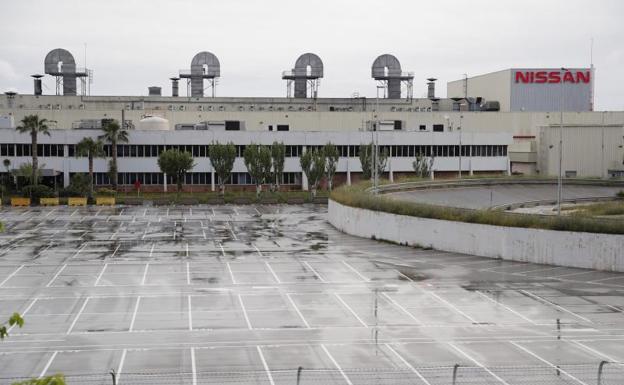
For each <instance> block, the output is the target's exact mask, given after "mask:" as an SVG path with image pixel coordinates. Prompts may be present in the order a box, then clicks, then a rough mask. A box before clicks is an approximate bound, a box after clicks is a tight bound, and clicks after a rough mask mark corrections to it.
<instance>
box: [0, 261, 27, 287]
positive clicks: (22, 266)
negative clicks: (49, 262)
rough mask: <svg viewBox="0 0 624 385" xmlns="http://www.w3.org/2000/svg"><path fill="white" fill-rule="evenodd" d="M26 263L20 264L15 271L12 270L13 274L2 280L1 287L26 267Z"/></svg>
mask: <svg viewBox="0 0 624 385" xmlns="http://www.w3.org/2000/svg"><path fill="white" fill-rule="evenodd" d="M24 266H25V265H20V266H19V267H18V268H17V269H15V271H14V272H12V273H11V274H9V276H8V277H6V278H5V279H4V281H2V283H0V287H2V285H4V284H5V283H6V282H7V281H8V280H9V279H11V278H13V276H15V274H17V272H18V271H20V270H22V269H23V268H24Z"/></svg>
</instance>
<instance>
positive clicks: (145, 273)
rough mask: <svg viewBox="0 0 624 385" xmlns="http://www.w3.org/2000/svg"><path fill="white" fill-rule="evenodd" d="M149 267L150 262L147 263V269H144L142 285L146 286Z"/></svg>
mask: <svg viewBox="0 0 624 385" xmlns="http://www.w3.org/2000/svg"><path fill="white" fill-rule="evenodd" d="M147 269H149V263H146V264H145V270H143V278H142V279H141V286H145V279H146V278H147Z"/></svg>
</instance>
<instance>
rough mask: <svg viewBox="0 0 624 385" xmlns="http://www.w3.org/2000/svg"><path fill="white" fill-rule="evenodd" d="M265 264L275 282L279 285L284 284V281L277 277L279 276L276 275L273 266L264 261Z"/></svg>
mask: <svg viewBox="0 0 624 385" xmlns="http://www.w3.org/2000/svg"><path fill="white" fill-rule="evenodd" d="M264 264H265V265H266V267H267V269H269V271H270V272H271V275H272V276H273V279H275V281H276V282H277V283H282V281H281V280H280V279H279V277H278V276H277V274H275V271H274V270H273V268H272V267H271V265H270V264H269V262H268V261H264Z"/></svg>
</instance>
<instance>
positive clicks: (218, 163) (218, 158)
mask: <svg viewBox="0 0 624 385" xmlns="http://www.w3.org/2000/svg"><path fill="white" fill-rule="evenodd" d="M209 155H210V164H212V168H214V171H215V172H216V173H217V175H218V177H219V192H220V193H221V195H223V194H225V182H226V181H227V180H228V178H229V177H230V174H231V173H232V168H233V167H234V160H236V146H234V144H233V143H232V142H229V143H228V144H219V142H217V143H213V144H212V145H210V149H209Z"/></svg>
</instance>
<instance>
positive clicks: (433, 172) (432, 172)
mask: <svg viewBox="0 0 624 385" xmlns="http://www.w3.org/2000/svg"><path fill="white" fill-rule="evenodd" d="M429 174H430V176H431V180H434V179H435V171H433V169H431V172H430V173H429Z"/></svg>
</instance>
